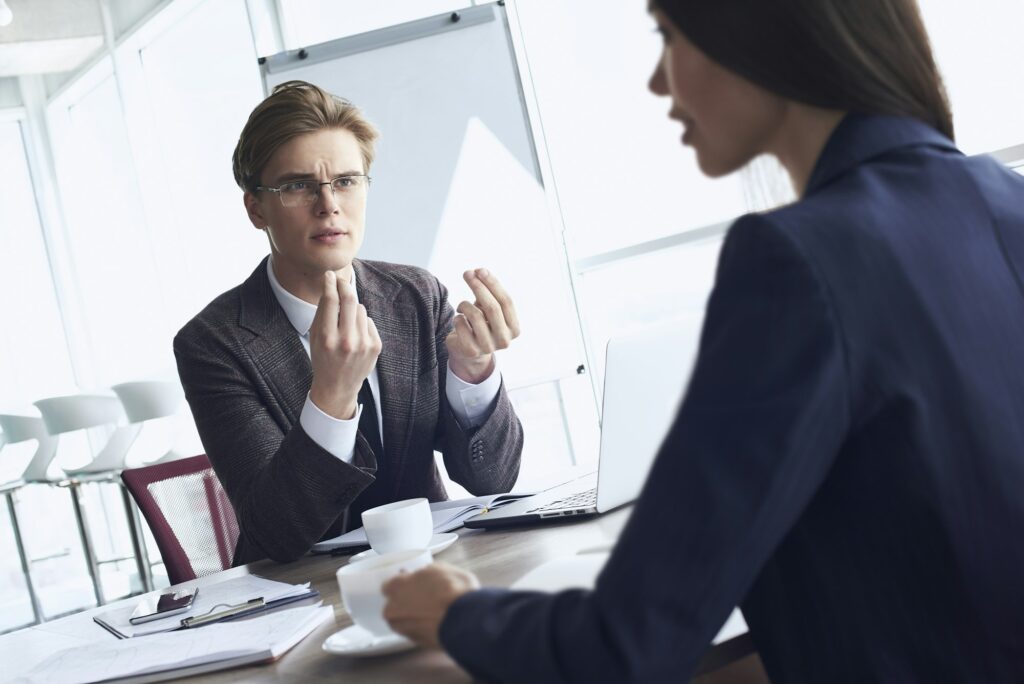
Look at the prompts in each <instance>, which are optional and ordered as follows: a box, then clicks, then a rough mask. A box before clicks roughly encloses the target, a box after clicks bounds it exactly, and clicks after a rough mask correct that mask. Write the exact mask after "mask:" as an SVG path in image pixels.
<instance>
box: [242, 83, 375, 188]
mask: <svg viewBox="0 0 1024 684" xmlns="http://www.w3.org/2000/svg"><path fill="white" fill-rule="evenodd" d="M330 128H343V129H345V130H347V131H349V132H350V133H352V135H354V136H355V137H356V141H358V143H359V149H360V152H362V156H363V166H364V169H363V172H364V173H369V172H370V164H371V163H373V144H374V142H376V140H377V137H378V135H379V133H378V132H377V129H376V128H375V127H374V126H373V124H371V123H370V122H369V121H367V120H366V118H365V117H363V113H362V112H361V111H360V110H359V108H358V107H356V106H355V105H354V104H352V103H351V102H349V101H348V100H344V99H342V98H340V97H335V96H334V95H331V94H330V93H328V92H327V91H325V90H323V89H321V88H318V87H317V86H315V85H313V84H312V83H306V82H305V81H287V82H285V83H282V84H280V85H278V86H275V87H274V90H273V92H272V93H270V96H269V97H267V99H265V100H263V102H260V103H259V104H258V105H256V109H254V110H252V114H250V115H249V120H248V121H247V122H246V123H245V128H243V129H242V134H241V135H240V136H238V144H237V145H235V152H234V154H232V155H231V166H232V171H234V174H235V182H236V183H238V187H240V188H242V190H247V191H249V192H256V188H257V186H259V185H262V183H261V181H260V173H262V172H263V167H264V166H266V165H267V162H269V161H270V158H271V157H272V156H274V152H276V151H277V149H278V148H279V147H281V145H284V144H285V143H286V142H288V141H289V140H291V139H293V138H296V137H298V136H300V135H304V134H306V133H314V132H316V131H322V130H324V129H330Z"/></svg>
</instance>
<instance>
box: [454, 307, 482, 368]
mask: <svg viewBox="0 0 1024 684" xmlns="http://www.w3.org/2000/svg"><path fill="white" fill-rule="evenodd" d="M452 325H453V327H454V328H455V332H456V335H455V345H456V346H457V347H458V348H459V351H460V352H461V353H462V355H463V356H465V357H468V358H476V357H478V356H482V354H481V352H480V347H478V346H477V345H476V342H475V340H474V338H473V329H472V328H470V327H469V323H467V322H466V317H465V316H463V315H462V314H459V315H457V316H455V320H454V322H453V324H452Z"/></svg>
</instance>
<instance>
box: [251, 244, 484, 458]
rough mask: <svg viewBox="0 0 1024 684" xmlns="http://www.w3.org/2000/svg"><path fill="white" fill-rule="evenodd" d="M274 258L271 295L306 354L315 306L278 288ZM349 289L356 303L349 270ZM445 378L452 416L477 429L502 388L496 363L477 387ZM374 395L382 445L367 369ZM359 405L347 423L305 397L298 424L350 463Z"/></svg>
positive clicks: (376, 388) (373, 375)
mask: <svg viewBox="0 0 1024 684" xmlns="http://www.w3.org/2000/svg"><path fill="white" fill-rule="evenodd" d="M272 262H273V259H272V258H271V259H267V276H268V277H269V278H270V288H271V289H272V290H273V292H274V296H275V297H276V298H277V301H278V303H279V304H280V305H281V308H282V309H284V314H285V316H287V318H288V321H289V322H290V323H291V324H292V327H293V328H295V331H296V333H298V335H299V340H301V341H302V347H303V348H304V349H305V350H306V354H307V355H308V354H309V328H310V326H311V325H312V324H313V316H314V315H316V306H314V305H313V304H310V303H309V302H306V301H303V300H301V299H299V298H298V297H296V296H295V295H293V294H292V293H291V292H288V290H286V289H284V287H282V286H281V283H279V282H278V281H277V276H275V275H274V269H273V265H272ZM352 287H353V288H354V289H355V291H356V301H359V288H358V287H357V285H356V273H355V269H353V270H352ZM447 372H448V379H447V381H446V383H445V396H446V397H447V398H448V404H449V405H450V406H451V407H452V411H453V412H454V413H455V417H456V418H457V419H458V421H459V423H460V424H462V425H465V426H468V427H476V426H478V425H480V424H481V423H483V422H484V421H485V420H486V419H487V416H488V414H489V413H490V410H491V406H492V405H493V404H494V400H495V399H496V398H497V396H498V391H499V390H500V389H501V373H499V372H498V366H497V362H495V366H494V370H493V371H492V372H491V374H490V375H489V376H488V377H487V378H486V379H485V380H483V381H482V382H480V384H477V385H474V384H472V383H468V382H465V381H464V380H462V379H461V378H459V377H458V376H456V375H455V373H453V372H452V368H451V366H450V365H449V366H448V371H447ZM366 380H367V382H368V383H369V385H370V391H371V392H372V393H373V404H374V410H376V411H377V426H378V427H379V428H380V432H381V434H380V442H381V444H384V418H383V415H382V414H381V408H380V381H379V380H378V377H377V366H376V364H374V367H373V368H372V369H371V370H370V374H369V375H368V376H367V377H366ZM362 411H363V407H362V405H357V406H356V415H355V416H353V417H352V418H350V419H348V420H339V419H337V418H335V417H333V416H329V415H327V414H326V413H324V412H323V411H321V410H320V408H319V407H317V405H316V404H314V403H313V400H312V399H310V397H309V394H308V393H307V394H306V403H305V405H304V406H303V407H302V413H301V414H300V415H299V423H300V424H301V425H302V428H303V429H304V430H305V431H306V434H307V435H309V437H310V439H312V440H313V441H314V442H316V443H317V444H319V445H320V446H321V447H323V448H324V449H325V450H326V451H328V452H329V453H331V454H332V455H334V456H335V457H337V458H340V459H341V460H343V461H345V462H346V463H351V462H352V457H353V456H354V455H355V449H356V433H357V431H358V428H359V416H360V415H361V414H362Z"/></svg>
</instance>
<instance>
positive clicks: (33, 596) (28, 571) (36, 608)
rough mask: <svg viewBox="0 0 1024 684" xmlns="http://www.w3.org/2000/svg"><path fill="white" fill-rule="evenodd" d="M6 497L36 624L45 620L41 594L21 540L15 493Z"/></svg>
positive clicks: (15, 542)
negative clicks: (40, 601) (40, 599)
mask: <svg viewBox="0 0 1024 684" xmlns="http://www.w3.org/2000/svg"><path fill="white" fill-rule="evenodd" d="M6 497H7V511H8V513H10V516H11V528H12V529H13V530H14V544H15V546H17V548H18V556H19V557H20V558H21V571H22V573H24V575H25V585H26V586H27V587H28V598H29V601H31V603H32V615H33V617H34V618H35V619H34V620H33V621H32V624H36V623H37V622H41V621H42V619H43V609H42V606H41V605H40V604H39V594H37V593H36V584H35V582H34V581H33V579H32V568H31V566H30V564H29V562H28V553H27V552H26V551H25V544H24V543H23V540H22V538H21V524H20V523H19V522H18V510H17V507H16V506H15V505H14V492H6Z"/></svg>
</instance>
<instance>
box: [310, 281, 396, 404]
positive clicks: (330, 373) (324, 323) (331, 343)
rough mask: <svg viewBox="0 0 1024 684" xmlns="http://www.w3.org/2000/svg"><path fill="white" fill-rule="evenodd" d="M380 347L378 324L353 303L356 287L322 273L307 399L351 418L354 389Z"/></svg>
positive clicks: (354, 301)
mask: <svg viewBox="0 0 1024 684" xmlns="http://www.w3.org/2000/svg"><path fill="white" fill-rule="evenodd" d="M380 349H381V343H380V335H378V334H377V326H376V325H374V323H373V319H371V318H369V317H368V316H367V315H366V307H364V306H363V305H362V304H359V303H358V302H357V301H356V292H355V289H354V288H353V287H352V285H350V284H349V283H346V282H343V281H341V280H339V279H338V276H337V275H336V274H335V272H334V271H327V272H326V273H324V291H323V294H322V295H321V297H320V303H319V304H318V305H317V307H316V315H315V316H314V317H313V324H312V325H311V326H310V328H309V356H310V359H311V361H312V363H313V386H312V387H311V388H310V390H309V396H310V399H312V400H313V403H314V404H316V407H317V408H318V409H320V410H321V411H323V412H324V413H326V414H327V415H329V416H333V417H334V418H338V419H341V420H349V419H350V418H352V417H353V416H355V414H356V399H357V397H358V395H359V388H360V387H362V384H363V380H365V379H366V376H367V375H369V374H370V370H371V369H372V368H373V365H374V364H375V363H376V362H377V356H378V355H380ZM370 408H371V410H372V408H373V407H370Z"/></svg>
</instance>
